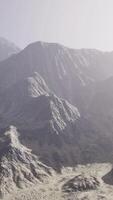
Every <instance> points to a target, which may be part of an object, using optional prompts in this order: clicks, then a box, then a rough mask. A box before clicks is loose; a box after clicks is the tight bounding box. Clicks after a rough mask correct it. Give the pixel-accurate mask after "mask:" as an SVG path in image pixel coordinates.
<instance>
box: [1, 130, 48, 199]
mask: <svg viewBox="0 0 113 200" xmlns="http://www.w3.org/2000/svg"><path fill="white" fill-rule="evenodd" d="M51 171H52V170H51V169H50V168H49V167H47V166H45V165H44V164H42V163H41V162H39V160H38V158H37V157H36V156H35V155H33V154H32V153H31V150H30V149H27V148H26V147H25V146H23V145H22V144H21V143H20V142H19V139H18V132H17V130H16V128H15V127H13V126H11V127H10V128H9V129H8V130H7V131H6V132H5V133H4V135H3V137H2V138H1V141H0V196H1V197H3V196H4V195H6V194H7V193H11V192H12V191H14V190H16V188H25V187H27V186H32V185H33V184H34V185H35V184H36V183H40V182H43V181H44V180H45V179H46V178H47V177H49V176H50V175H51Z"/></svg>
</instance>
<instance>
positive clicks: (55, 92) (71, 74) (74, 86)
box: [0, 42, 113, 169]
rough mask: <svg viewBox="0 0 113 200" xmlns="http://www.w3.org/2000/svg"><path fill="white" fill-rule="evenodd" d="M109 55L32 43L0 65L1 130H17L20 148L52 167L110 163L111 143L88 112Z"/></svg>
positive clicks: (109, 57)
mask: <svg viewBox="0 0 113 200" xmlns="http://www.w3.org/2000/svg"><path fill="white" fill-rule="evenodd" d="M111 55H112V53H103V52H100V51H96V50H84V49H83V50H73V49H68V48H66V47H63V46H61V45H59V44H48V43H42V42H36V43H34V44H31V45H29V46H28V47H27V48H25V49H24V50H22V51H21V52H19V53H18V54H16V55H13V56H12V57H10V58H8V59H7V60H5V61H3V62H1V63H0V128H1V130H2V129H6V128H7V127H9V126H10V125H14V126H15V127H17V129H18V130H19V133H20V141H21V142H22V144H23V145H25V146H27V147H28V148H30V149H32V150H33V153H35V154H36V155H38V156H39V157H40V160H41V161H43V162H44V163H45V164H47V165H49V166H51V167H53V168H55V169H59V168H61V167H62V166H74V165H75V164H77V163H87V162H91V163H92V162H104V161H110V160H112V149H113V139H112V137H108V135H107V134H104V133H103V129H104V126H97V125H96V123H98V121H97V120H96V118H94V115H93V114H91V113H92V111H91V108H92V109H93V108H94V106H93V104H94V103H93V100H94V97H95V95H96V92H97V89H99V87H98V85H100V84H102V85H103V82H104V81H106V80H107V78H108V77H109V76H110V75H111V72H112V67H111V66H112V62H111V58H112V56H111ZM103 59H104V61H103ZM105 61H106V62H105ZM92 63H93V65H92ZM102 65H103V66H104V68H105V69H106V67H107V69H109V70H108V72H109V73H105V72H104V71H103V70H101V68H102ZM96 66H97V68H98V69H97V68H96ZM95 68H96V69H95ZM99 70H100V72H101V73H100V75H99V74H98V73H96V71H97V72H98V71H99ZM106 71H107V70H106ZM93 72H95V73H93ZM94 102H95V100H94ZM91 104H92V105H91ZM104 106H105V105H104ZM98 110H99V108H98ZM90 115H91V116H90ZM89 116H90V117H89ZM109 135H111V133H109ZM105 149H106V151H105ZM108 155H109V156H108Z"/></svg>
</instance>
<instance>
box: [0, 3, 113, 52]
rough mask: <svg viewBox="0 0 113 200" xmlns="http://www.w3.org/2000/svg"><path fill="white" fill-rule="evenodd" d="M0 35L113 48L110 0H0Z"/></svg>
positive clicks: (21, 42)
mask: <svg viewBox="0 0 113 200" xmlns="http://www.w3.org/2000/svg"><path fill="white" fill-rule="evenodd" d="M0 36H3V37H6V38H7V39H9V40H12V41H13V42H15V43H16V44H17V45H19V46H20V47H25V46H26V45H27V44H29V43H31V42H33V41H39V40H41V41H48V42H58V43H62V44H65V45H67V46H70V47H74V48H96V49H102V50H113V0H0Z"/></svg>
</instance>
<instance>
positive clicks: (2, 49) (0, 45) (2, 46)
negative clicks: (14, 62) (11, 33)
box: [0, 37, 20, 61]
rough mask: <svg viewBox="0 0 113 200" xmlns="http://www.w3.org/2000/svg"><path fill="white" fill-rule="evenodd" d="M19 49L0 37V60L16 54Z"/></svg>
mask: <svg viewBox="0 0 113 200" xmlns="http://www.w3.org/2000/svg"><path fill="white" fill-rule="evenodd" d="M19 51H20V49H19V48H18V47H17V46H16V45H14V44H13V43H12V42H9V41H8V40H6V39H4V38H2V37H0V61H2V60H5V59H7V58H8V57H10V56H11V55H13V54H16V53H18V52H19Z"/></svg>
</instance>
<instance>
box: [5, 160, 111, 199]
mask: <svg viewBox="0 0 113 200" xmlns="http://www.w3.org/2000/svg"><path fill="white" fill-rule="evenodd" d="M111 169H112V165H111V164H109V163H108V164H88V165H86V166H85V165H79V166H77V167H76V168H73V169H72V168H64V169H62V173H61V174H55V173H54V174H53V176H52V177H51V178H50V179H49V181H48V182H47V183H43V184H39V185H35V186H33V187H30V188H26V189H19V190H18V191H14V193H13V194H12V195H10V196H9V195H8V196H7V197H5V198H4V200H64V199H65V200H113V186H111V185H107V184H105V183H104V182H103V181H102V179H101V177H103V176H104V175H105V174H107V173H108V172H109V171H110V170H111ZM79 174H85V175H87V174H88V175H92V176H96V177H97V178H98V180H99V181H100V186H99V187H98V189H97V190H93V191H87V192H77V193H64V192H63V191H62V186H63V185H64V183H65V182H67V181H68V180H69V179H71V178H73V177H75V176H76V175H79Z"/></svg>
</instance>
